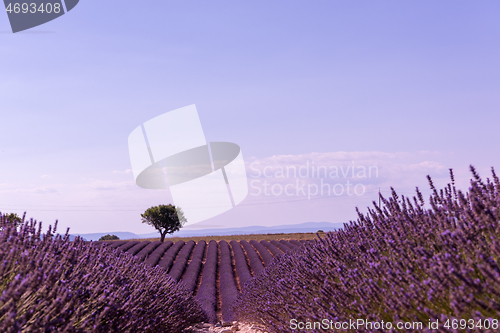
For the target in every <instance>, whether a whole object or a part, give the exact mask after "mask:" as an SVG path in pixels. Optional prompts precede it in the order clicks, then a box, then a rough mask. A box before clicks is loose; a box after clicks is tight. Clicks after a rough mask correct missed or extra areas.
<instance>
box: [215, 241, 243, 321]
mask: <svg viewBox="0 0 500 333" xmlns="http://www.w3.org/2000/svg"><path fill="white" fill-rule="evenodd" d="M219 247H220V285H221V288H220V296H221V311H222V319H223V320H224V321H233V320H234V319H235V317H234V313H233V310H232V306H233V303H234V301H235V300H236V298H237V297H238V294H239V292H238V289H237V288H236V282H235V281H234V274H233V265H232V258H231V249H230V248H229V244H227V242H226V241H224V240H221V241H220V242H219Z"/></svg>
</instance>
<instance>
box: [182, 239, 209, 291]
mask: <svg viewBox="0 0 500 333" xmlns="http://www.w3.org/2000/svg"><path fill="white" fill-rule="evenodd" d="M206 246H207V243H206V242H205V241H199V242H198V244H196V247H195V248H194V251H193V258H192V259H191V262H190V263H189V266H188V267H187V268H186V274H184V277H183V278H182V282H184V284H185V285H186V289H187V290H189V291H191V292H193V291H194V289H195V288H196V283H197V282H198V276H199V275H200V270H201V265H202V263H203V256H204V255H205V248H206Z"/></svg>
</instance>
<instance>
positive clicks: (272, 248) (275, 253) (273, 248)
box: [260, 240, 285, 257]
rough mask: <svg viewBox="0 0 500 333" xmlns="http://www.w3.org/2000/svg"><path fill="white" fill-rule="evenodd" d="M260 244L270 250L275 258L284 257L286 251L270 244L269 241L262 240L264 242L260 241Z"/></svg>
mask: <svg viewBox="0 0 500 333" xmlns="http://www.w3.org/2000/svg"><path fill="white" fill-rule="evenodd" d="M260 243H261V244H262V245H264V246H265V247H266V249H268V250H269V252H271V253H272V254H273V256H275V257H279V256H281V255H283V252H285V251H281V250H280V249H279V248H277V247H276V246H274V245H273V244H271V243H269V242H268V241H265V240H262V241H260Z"/></svg>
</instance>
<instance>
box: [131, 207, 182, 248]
mask: <svg viewBox="0 0 500 333" xmlns="http://www.w3.org/2000/svg"><path fill="white" fill-rule="evenodd" d="M141 217H142V223H146V224H149V225H150V226H152V227H154V228H155V229H156V230H158V231H159V232H160V235H161V239H160V240H161V241H162V242H163V241H164V240H165V235H166V234H171V233H174V232H175V231H178V230H179V229H180V228H182V226H183V225H184V224H185V223H186V222H187V219H186V217H185V216H184V213H183V211H182V209H181V208H180V207H175V206H173V205H159V206H154V207H151V208H148V209H147V210H146V211H145V212H144V214H141Z"/></svg>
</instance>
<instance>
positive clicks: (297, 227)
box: [79, 222, 344, 241]
mask: <svg viewBox="0 0 500 333" xmlns="http://www.w3.org/2000/svg"><path fill="white" fill-rule="evenodd" d="M343 227H344V224H343V223H330V222H306V223H301V224H288V225H277V226H271V227H264V226H251V227H240V228H210V229H200V230H192V229H181V230H179V231H178V232H176V233H174V234H173V235H172V236H174V237H195V236H226V235H228V236H229V235H249V234H277V233H300V232H317V231H318V230H323V231H333V230H337V229H341V228H343ZM107 234H110V235H116V236H118V237H120V239H134V238H157V237H158V238H159V237H160V234H159V233H158V232H152V233H148V234H139V235H138V234H134V233H132V232H123V231H113V232H96V233H91V234H79V236H81V237H83V238H85V239H87V240H92V241H97V240H99V238H101V237H102V236H104V235H107ZM167 238H168V236H167Z"/></svg>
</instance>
